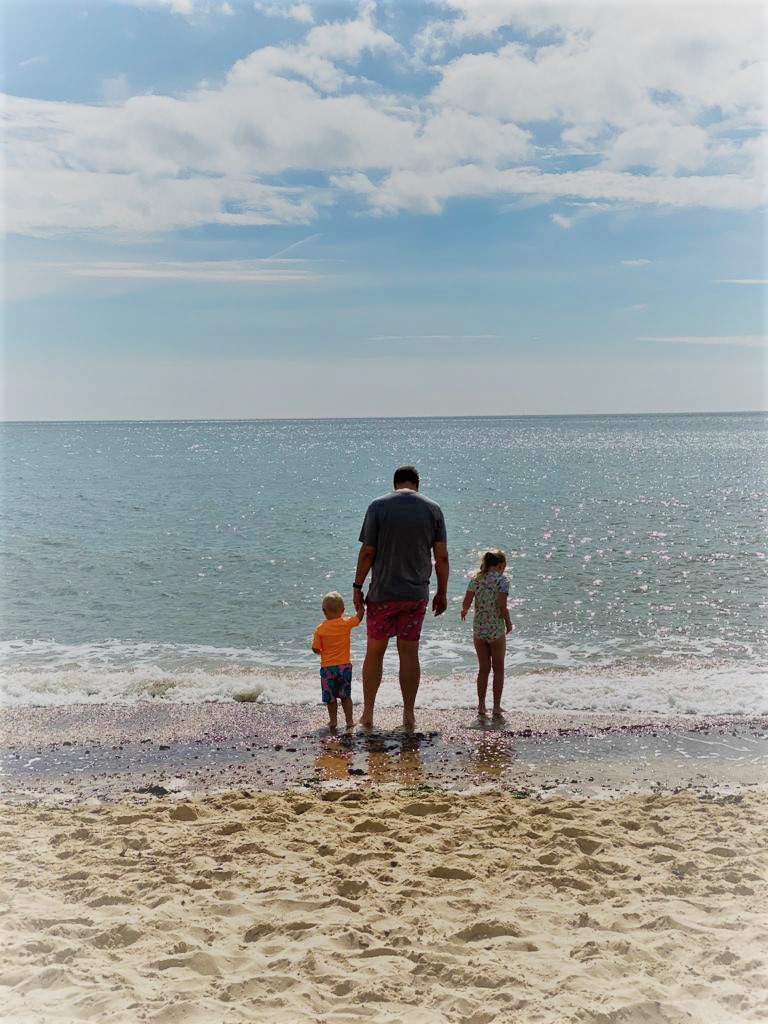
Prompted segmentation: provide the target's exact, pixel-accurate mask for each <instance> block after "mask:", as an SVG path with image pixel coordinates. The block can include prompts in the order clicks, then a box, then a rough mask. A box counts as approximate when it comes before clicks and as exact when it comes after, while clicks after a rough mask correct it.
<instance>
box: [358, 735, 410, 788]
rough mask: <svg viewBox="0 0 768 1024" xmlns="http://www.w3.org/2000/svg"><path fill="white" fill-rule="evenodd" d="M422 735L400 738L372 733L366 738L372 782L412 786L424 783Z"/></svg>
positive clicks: (369, 772)
mask: <svg viewBox="0 0 768 1024" xmlns="http://www.w3.org/2000/svg"><path fill="white" fill-rule="evenodd" d="M421 741H422V737H421V736H420V735H419V734H404V735H403V736H401V737H398V738H390V737H387V736H382V735H377V734H375V733H372V734H371V735H370V736H366V738H365V749H366V753H367V755H368V776H369V778H370V780H371V782H399V783H401V784H404V785H408V786H413V785H417V784H419V783H421V782H423V781H424V767H423V765H422V761H421V750H420V747H421Z"/></svg>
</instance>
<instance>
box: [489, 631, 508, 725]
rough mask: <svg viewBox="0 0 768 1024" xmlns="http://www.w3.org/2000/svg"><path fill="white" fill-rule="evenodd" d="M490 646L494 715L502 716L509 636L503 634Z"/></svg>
mask: <svg viewBox="0 0 768 1024" xmlns="http://www.w3.org/2000/svg"><path fill="white" fill-rule="evenodd" d="M488 646H489V647H490V649H491V667H492V669H493V717H494V718H501V716H502V715H503V714H504V708H503V707H502V706H501V695H502V693H503V691H504V656H505V655H506V653H507V638H506V637H505V636H503V637H501V638H500V639H498V640H494V641H493V642H492V643H490V644H489V645H488Z"/></svg>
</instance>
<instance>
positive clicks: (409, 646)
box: [397, 637, 421, 729]
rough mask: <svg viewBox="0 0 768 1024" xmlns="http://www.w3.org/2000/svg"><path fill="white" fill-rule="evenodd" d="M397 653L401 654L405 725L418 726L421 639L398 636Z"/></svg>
mask: <svg viewBox="0 0 768 1024" xmlns="http://www.w3.org/2000/svg"><path fill="white" fill-rule="evenodd" d="M397 653H398V654H399V655H400V692H401V693H402V695H403V727H404V728H405V729H415V728H416V715H415V708H416V694H417V693H418V692H419V682H420V680H421V665H420V664H419V641H418V640H402V639H401V638H400V637H398V638H397Z"/></svg>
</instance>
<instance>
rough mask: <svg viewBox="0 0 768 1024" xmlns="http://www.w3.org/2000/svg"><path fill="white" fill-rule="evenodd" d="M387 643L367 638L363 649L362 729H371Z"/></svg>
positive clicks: (387, 641) (386, 641)
mask: <svg viewBox="0 0 768 1024" xmlns="http://www.w3.org/2000/svg"><path fill="white" fill-rule="evenodd" d="M388 643H389V640H375V639H374V638H373V637H370V636H369V637H368V646H367V647H366V649H365V661H364V662H363V713H362V715H361V716H360V725H362V726H363V728H364V729H372V728H373V706H374V704H375V703H376V694H377V693H378V692H379V687H380V686H381V673H382V669H383V666H384V652H385V651H386V649H387V644H388Z"/></svg>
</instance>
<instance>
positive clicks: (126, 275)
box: [56, 247, 320, 284]
mask: <svg viewBox="0 0 768 1024" xmlns="http://www.w3.org/2000/svg"><path fill="white" fill-rule="evenodd" d="M289 248H290V247H289ZM294 262H300V261H293V260H278V259H277V258H276V257H272V258H270V259H267V260H210V261H186V260H185V261H180V262H172V261H156V262H153V263H139V262H123V261H118V262H111V263H110V262H105V261H100V262H98V263H80V264H77V263H75V264H64V265H56V266H59V268H60V269H61V270H63V272H64V273H65V274H67V275H68V276H71V277H94V278H98V277H101V278H110V279H120V280H145V281H146V280H156V281H199V282H205V283H207V284H233V283H240V284H276V283H285V284H297V283H304V282H307V281H317V280H319V279H320V275H319V274H317V273H314V272H313V271H311V270H307V269H305V268H303V267H296V266H283V265H281V264H284V263H289V264H290V263H294Z"/></svg>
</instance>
